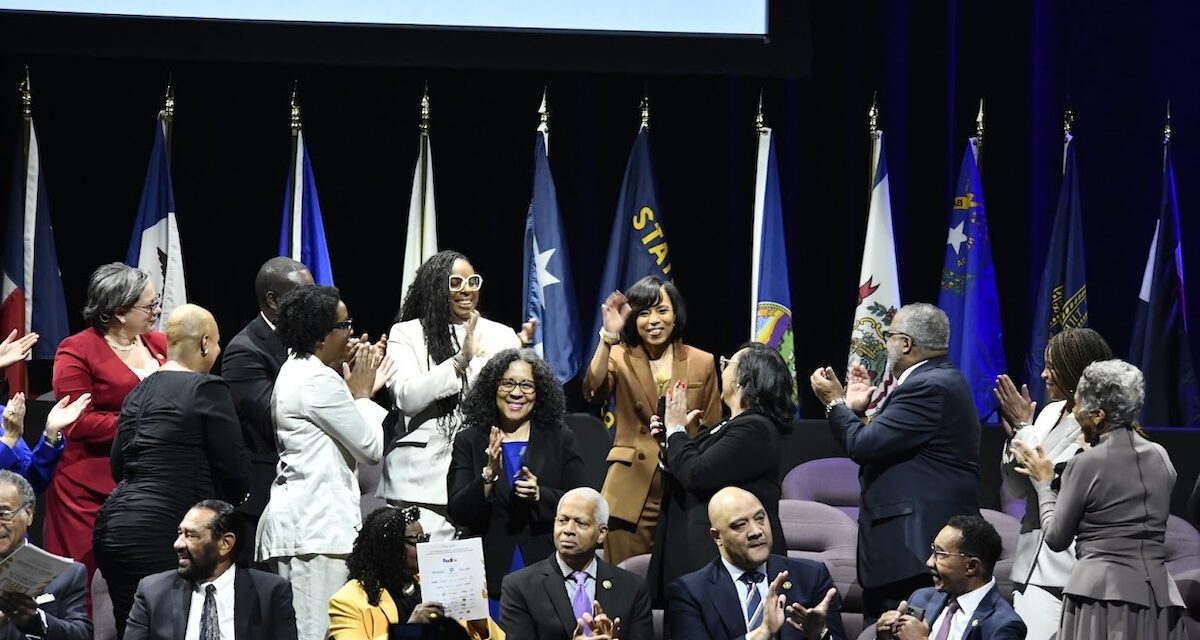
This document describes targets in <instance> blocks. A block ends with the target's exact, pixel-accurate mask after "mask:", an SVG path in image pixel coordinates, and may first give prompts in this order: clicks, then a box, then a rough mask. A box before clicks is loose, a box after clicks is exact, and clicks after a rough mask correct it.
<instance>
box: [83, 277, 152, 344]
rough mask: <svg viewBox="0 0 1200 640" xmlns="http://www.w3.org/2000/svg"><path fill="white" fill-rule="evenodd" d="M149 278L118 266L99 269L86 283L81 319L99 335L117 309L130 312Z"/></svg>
mask: <svg viewBox="0 0 1200 640" xmlns="http://www.w3.org/2000/svg"><path fill="white" fill-rule="evenodd" d="M149 280H150V275H149V274H147V273H146V272H145V271H142V270H141V269H135V268H134V267H131V266H129V265H127V264H125V263H122V262H110V263H108V264H105V265H101V266H100V267H98V268H97V269H96V270H95V271H93V272H92V277H91V279H90V280H88V288H87V304H85V305H83V319H84V320H86V321H87V322H88V324H90V325H92V326H93V327H95V328H96V329H99V330H100V331H104V330H105V329H107V328H108V325H109V323H110V322H112V319H113V316H114V315H116V311H117V309H118V308H120V307H125V308H127V309H128V308H131V307H133V305H135V304H137V301H138V298H141V297H142V292H143V291H145V289H146V283H147V282H149Z"/></svg>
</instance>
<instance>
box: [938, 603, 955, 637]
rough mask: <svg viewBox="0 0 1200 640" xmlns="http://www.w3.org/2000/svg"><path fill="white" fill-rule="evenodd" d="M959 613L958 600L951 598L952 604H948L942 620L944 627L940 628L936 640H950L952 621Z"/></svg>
mask: <svg viewBox="0 0 1200 640" xmlns="http://www.w3.org/2000/svg"><path fill="white" fill-rule="evenodd" d="M956 613H958V600H955V599H954V598H951V599H950V604H949V605H947V606H946V617H945V618H944V619H943V620H942V628H941V629H938V633H937V637H936V638H934V640H948V639H949V638H950V622H951V621H953V620H954V614H956Z"/></svg>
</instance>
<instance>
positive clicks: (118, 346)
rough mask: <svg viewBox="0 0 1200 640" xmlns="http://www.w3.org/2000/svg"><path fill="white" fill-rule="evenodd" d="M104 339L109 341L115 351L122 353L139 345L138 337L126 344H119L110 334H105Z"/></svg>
mask: <svg viewBox="0 0 1200 640" xmlns="http://www.w3.org/2000/svg"><path fill="white" fill-rule="evenodd" d="M104 341H105V342H107V343H108V346H110V347H112V348H113V351H120V352H122V353H125V352H127V351H133V350H134V348H135V347H137V338H134V340H133V342H130V343H129V344H126V345H122V344H119V343H118V342H117V341H116V340H113V339H112V338H110V337H108V336H104Z"/></svg>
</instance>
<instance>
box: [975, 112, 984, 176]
mask: <svg viewBox="0 0 1200 640" xmlns="http://www.w3.org/2000/svg"><path fill="white" fill-rule="evenodd" d="M975 166H976V167H978V168H979V170H980V171H981V172H982V171H983V98H980V99H979V114H978V115H976V116H975Z"/></svg>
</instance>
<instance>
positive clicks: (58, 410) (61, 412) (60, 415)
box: [45, 393, 92, 442]
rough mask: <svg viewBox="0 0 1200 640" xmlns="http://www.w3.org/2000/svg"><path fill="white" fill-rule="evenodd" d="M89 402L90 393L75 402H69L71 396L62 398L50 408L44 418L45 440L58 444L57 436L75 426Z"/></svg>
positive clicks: (90, 400) (90, 398)
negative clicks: (48, 413)
mask: <svg viewBox="0 0 1200 640" xmlns="http://www.w3.org/2000/svg"><path fill="white" fill-rule="evenodd" d="M91 402H92V394H90V393H85V394H82V395H80V396H79V397H78V398H76V399H75V402H71V396H63V398H62V400H59V401H58V402H56V403H55V404H54V406H53V407H51V408H50V415H48V416H46V431H45V436H46V440H49V441H51V442H58V434H59V433H61V432H62V430H63V429H66V428H67V427H69V426H71V425H72V424H75V421H76V420H78V419H79V416H81V415H83V411H84V410H85V409H87V406H88V404H90V403H91ZM68 403H70V404H68Z"/></svg>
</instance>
